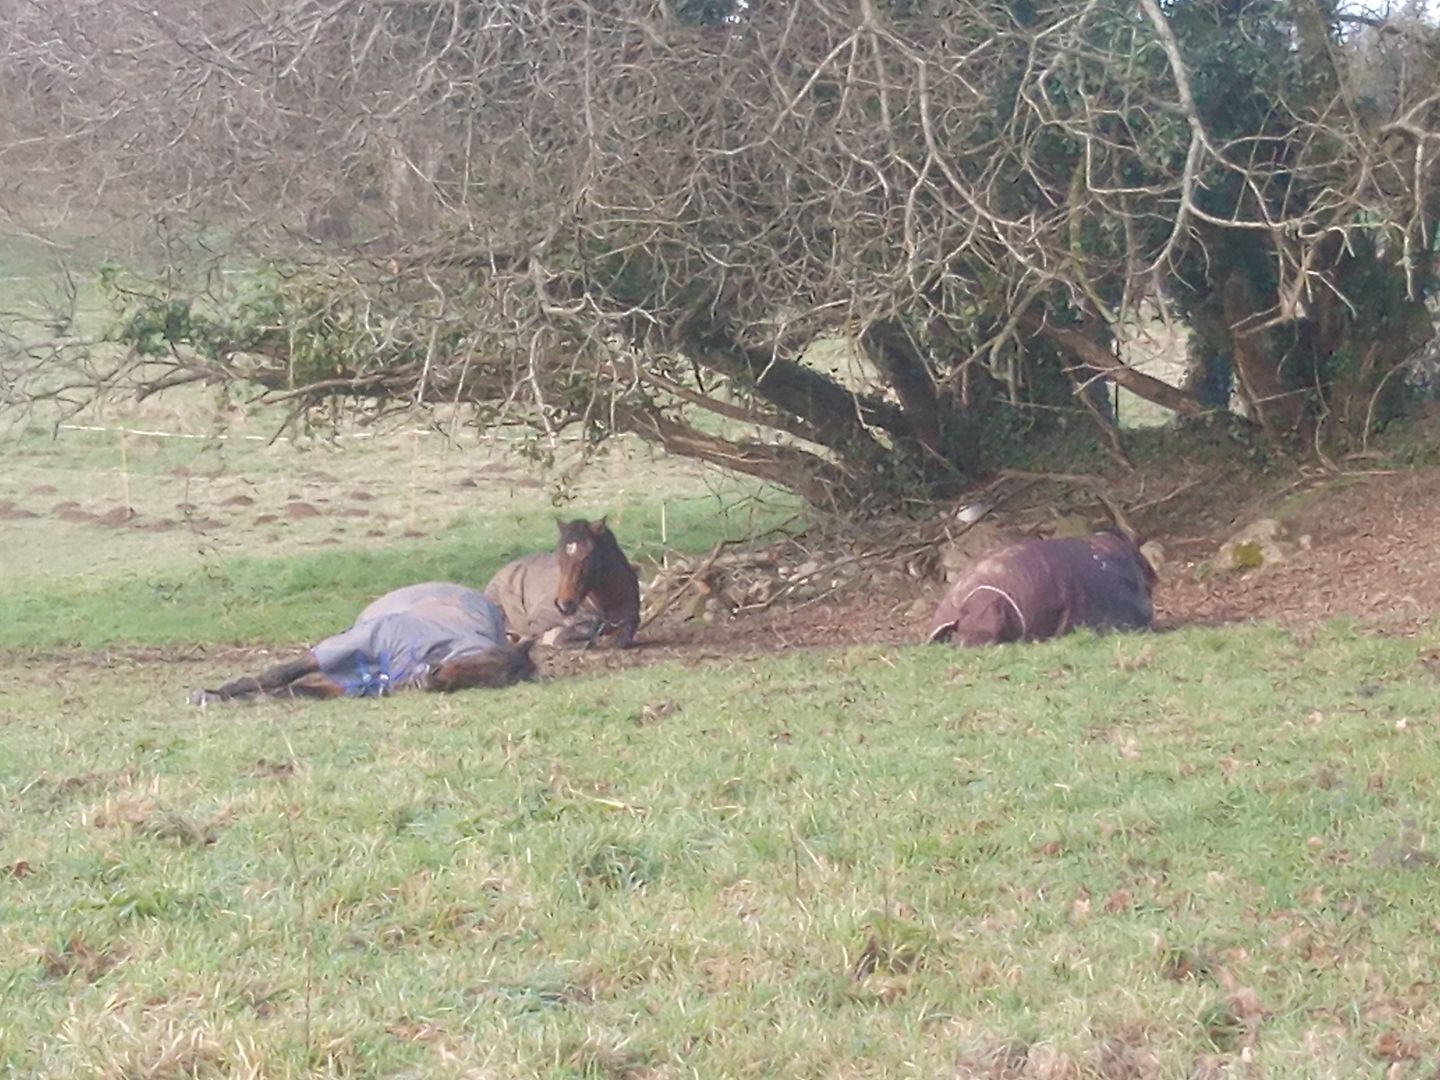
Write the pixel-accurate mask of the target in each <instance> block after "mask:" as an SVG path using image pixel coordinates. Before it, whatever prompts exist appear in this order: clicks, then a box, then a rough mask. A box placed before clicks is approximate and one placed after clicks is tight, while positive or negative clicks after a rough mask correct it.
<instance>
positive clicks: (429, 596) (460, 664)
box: [190, 581, 535, 705]
mask: <svg viewBox="0 0 1440 1080" xmlns="http://www.w3.org/2000/svg"><path fill="white" fill-rule="evenodd" d="M533 644H534V641H533V640H530V639H525V640H521V641H520V642H518V643H517V644H514V645H512V644H511V643H510V642H509V641H508V640H507V636H506V627H505V616H504V614H503V613H502V612H501V611H500V609H499V608H497V607H496V606H495V605H494V604H492V603H491V602H490V601H489V600H487V599H486V598H485V597H484V596H483V595H482V594H481V593H480V592H478V591H476V590H475V589H468V588H466V587H465V586H463V585H451V584H449V583H447V582H439V581H432V582H429V583H427V584H424V585H409V586H407V587H405V588H403V589H396V590H395V591H394V592H389V593H386V594H385V595H384V596H382V597H380V599H378V600H376V601H375V602H374V603H372V604H370V605H369V606H368V607H366V608H365V610H364V611H362V612H361V613H360V616H359V618H357V619H356V620H355V624H354V625H353V626H351V627H350V629H348V630H346V631H345V632H344V633H341V634H336V635H334V636H333V637H328V638H326V639H325V640H324V641H322V642H320V643H319V644H318V645H316V646H314V647H313V648H311V649H309V650H307V651H306V653H305V655H304V656H301V657H299V658H298V659H295V660H290V661H287V662H286V663H283V664H276V665H275V666H274V667H271V668H268V669H266V670H265V671H263V672H261V673H260V674H259V675H256V676H246V677H245V678H240V679H235V680H233V681H231V682H228V683H226V684H225V685H224V686H222V687H220V688H219V689H218V690H197V691H196V692H195V693H194V694H192V695H191V696H190V700H191V702H192V703H193V704H196V705H205V704H208V703H210V702H212V701H233V700H235V699H237V698H247V697H254V696H257V695H281V696H285V697H311V698H331V697H342V696H348V697H379V696H382V695H384V694H389V693H393V692H394V691H396V690H403V689H410V688H413V689H418V690H436V691H442V692H449V691H452V690H467V689H470V688H471V687H477V686H493V687H499V686H509V685H510V684H511V683H514V682H519V681H520V680H521V679H529V678H531V677H533V676H534V674H535V663H534V661H533V660H531V659H530V647H531V646H532V645H533Z"/></svg>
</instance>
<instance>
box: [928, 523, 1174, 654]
mask: <svg viewBox="0 0 1440 1080" xmlns="http://www.w3.org/2000/svg"><path fill="white" fill-rule="evenodd" d="M1154 587H1155V570H1154V568H1153V567H1151V565H1150V563H1149V561H1148V560H1146V558H1145V556H1144V555H1142V554H1140V549H1139V548H1137V547H1136V546H1135V544H1134V543H1133V542H1131V540H1130V539H1129V538H1128V537H1125V536H1122V535H1120V534H1119V533H1113V532H1100V533H1096V534H1094V535H1093V536H1087V537H1077V538H1067V539H1063V540H1023V541H1021V542H1020V543H1017V544H1011V545H1010V546H1008V547H1004V548H1001V549H1000V550H999V551H996V552H993V553H991V554H990V555H987V556H986V557H985V558H983V559H981V560H980V561H979V562H978V563H976V564H975V565H974V566H973V567H972V568H971V569H970V570H969V571H968V572H967V573H966V574H965V575H964V576H963V577H961V578H960V580H958V581H957V582H955V584H954V585H953V586H952V587H951V589H950V592H949V593H948V595H946V597H945V599H944V600H942V601H941V602H940V606H939V608H938V609H937V610H936V612H935V617H934V619H933V620H932V621H931V627H930V640H931V641H953V642H954V643H955V644H957V645H1000V644H1004V643H1006V642H1011V641H1043V640H1045V639H1046V638H1052V637H1058V636H1060V635H1061V634H1066V633H1069V632H1070V631H1071V630H1074V629H1076V628H1078V627H1082V626H1083V627H1090V628H1091V629H1095V630H1110V629H1115V630H1139V629H1144V628H1147V627H1149V626H1150V625H1151V623H1152V622H1154V619H1155V609H1154V606H1153V604H1152V603H1151V592H1152V590H1153V589H1154Z"/></svg>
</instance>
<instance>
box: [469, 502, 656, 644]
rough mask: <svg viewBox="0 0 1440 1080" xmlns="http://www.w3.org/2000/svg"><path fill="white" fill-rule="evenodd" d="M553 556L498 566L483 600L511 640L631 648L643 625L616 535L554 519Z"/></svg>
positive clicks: (636, 585) (598, 524)
mask: <svg viewBox="0 0 1440 1080" xmlns="http://www.w3.org/2000/svg"><path fill="white" fill-rule="evenodd" d="M555 524H556V525H557V526H558V527H559V529H560V538H559V542H558V543H557V544H556V546H555V550H554V551H547V552H545V553H544V554H541V555H527V556H525V557H524V558H522V559H516V560H515V561H514V562H511V563H507V564H506V565H505V566H502V567H501V568H500V571H499V573H497V574H496V575H495V576H494V577H493V578H491V579H490V584H488V585H486V586H485V595H486V596H487V597H489V598H490V599H491V600H492V601H494V602H495V603H496V604H498V605H499V606H500V608H501V609H502V610H503V611H504V612H505V620H506V622H507V623H508V624H509V626H510V633H511V635H512V636H529V637H535V638H538V639H539V640H540V641H541V642H543V643H544V644H546V645H577V644H578V645H592V644H594V643H595V641H596V640H598V639H599V638H600V637H602V636H604V635H607V634H617V635H618V637H617V638H616V641H615V643H616V645H618V646H619V647H620V648H622V649H626V648H629V647H630V645H631V644H632V643H633V642H634V640H635V631H636V630H637V629H638V628H639V626H640V581H639V579H638V578H637V577H636V576H635V569H634V567H632V566H631V565H630V560H629V559H627V558H626V557H625V553H624V552H623V551H621V550H620V544H619V542H618V541H617V540H616V539H615V534H614V533H613V532H611V531H610V528H609V526H607V525H606V524H605V519H604V518H601V519H600V520H599V521H558V520H557V521H556V522H555Z"/></svg>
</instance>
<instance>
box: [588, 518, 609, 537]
mask: <svg viewBox="0 0 1440 1080" xmlns="http://www.w3.org/2000/svg"><path fill="white" fill-rule="evenodd" d="M609 519H610V515H609V514H606V515H605V516H604V517H602V518H601V519H600V520H599V521H592V522H591V523H590V535H591V536H602V535H604V533H605V530H606V528H607V527H608V526H607V525H606V524H605V522H606V521H608V520H609Z"/></svg>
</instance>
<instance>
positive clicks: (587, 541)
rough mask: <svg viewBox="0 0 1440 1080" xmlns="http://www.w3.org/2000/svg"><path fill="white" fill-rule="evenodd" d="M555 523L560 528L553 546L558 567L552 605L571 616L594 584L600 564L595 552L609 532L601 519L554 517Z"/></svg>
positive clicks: (561, 612)
mask: <svg viewBox="0 0 1440 1080" xmlns="http://www.w3.org/2000/svg"><path fill="white" fill-rule="evenodd" d="M555 524H556V526H557V527H558V528H559V529H560V542H559V543H558V544H556V546H555V558H556V561H557V563H558V565H559V567H560V581H559V583H558V584H557V586H556V588H555V606H556V607H557V608H559V609H560V614H562V615H574V614H575V612H577V611H578V610H580V605H581V604H582V603H584V602H585V597H587V596H589V595H590V592H591V590H592V589H594V588H595V585H596V584H597V581H598V574H597V571H598V570H599V569H600V565H601V560H600V559H598V558H597V555H598V554H599V552H600V547H601V542H602V541H603V539H604V538H605V537H607V536H610V535H611V533H610V529H609V527H608V526H607V525H606V524H605V519H604V518H601V519H600V520H599V521H562V520H560V519H559V518H556V519H555Z"/></svg>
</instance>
